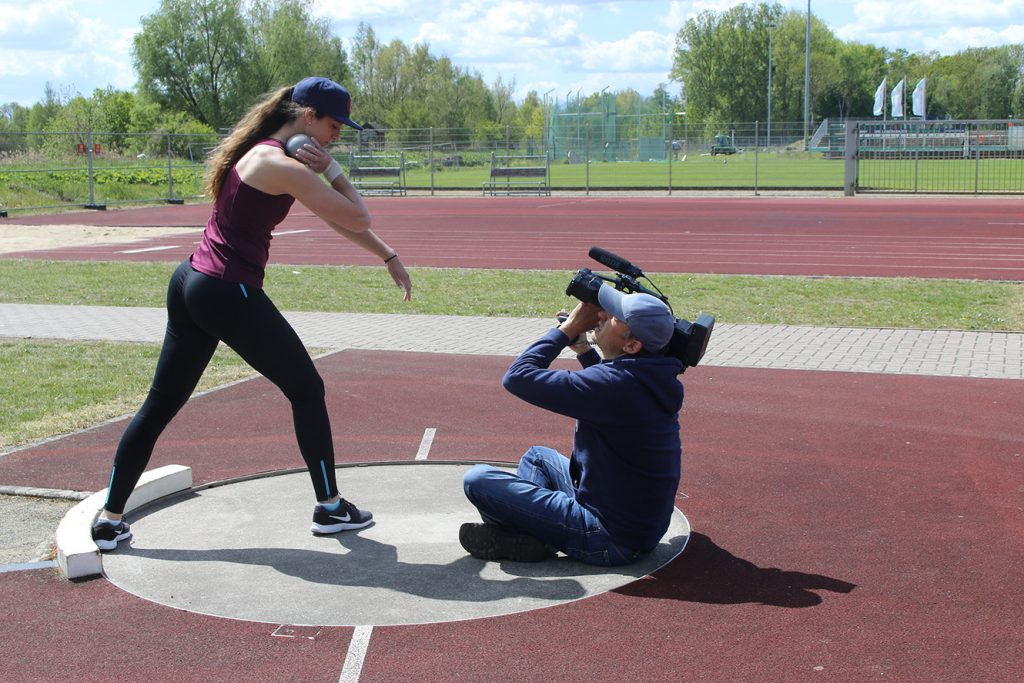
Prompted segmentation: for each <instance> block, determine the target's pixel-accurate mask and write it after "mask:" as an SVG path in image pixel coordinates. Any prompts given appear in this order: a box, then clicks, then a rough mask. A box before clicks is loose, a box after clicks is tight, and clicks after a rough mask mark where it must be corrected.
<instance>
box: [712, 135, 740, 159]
mask: <svg viewBox="0 0 1024 683" xmlns="http://www.w3.org/2000/svg"><path fill="white" fill-rule="evenodd" d="M738 151H739V150H738V149H736V145H734V144H733V143H732V135H725V134H724V133H719V134H718V135H716V136H715V144H713V145H711V156H715V155H716V154H736V152H738Z"/></svg>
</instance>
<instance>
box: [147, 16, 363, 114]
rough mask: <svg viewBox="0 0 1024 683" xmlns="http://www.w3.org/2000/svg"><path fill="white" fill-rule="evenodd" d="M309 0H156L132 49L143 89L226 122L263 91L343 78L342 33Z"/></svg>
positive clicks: (170, 104) (174, 106) (165, 102)
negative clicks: (246, 6)
mask: <svg viewBox="0 0 1024 683" xmlns="http://www.w3.org/2000/svg"><path fill="white" fill-rule="evenodd" d="M311 6H312V4H311V1H310V0H255V2H253V3H252V5H251V8H250V11H249V12H247V13H246V12H243V6H242V2H241V0H161V3H160V9H159V10H158V11H157V12H155V13H153V14H151V15H149V16H147V17H143V19H142V30H141V31H140V32H139V33H138V34H137V35H136V36H135V42H134V46H133V50H132V57H133V61H134V63H135V69H136V71H137V72H138V74H139V82H140V89H141V91H142V93H143V94H145V95H146V96H147V97H150V98H151V99H153V100H154V101H155V102H157V103H158V104H160V105H161V106H163V107H166V108H168V109H170V110H173V111H180V112H184V113H186V114H188V115H189V116H190V117H192V118H194V119H195V120H197V121H200V122H202V123H205V124H207V125H209V126H211V127H213V128H226V127H229V126H231V125H233V124H234V123H235V121H237V120H238V118H239V117H240V116H241V115H242V113H243V112H244V111H245V110H246V109H248V108H249V107H250V106H252V105H253V104H254V103H255V102H256V101H257V100H258V99H259V98H260V97H261V96H262V95H263V94H264V93H266V92H268V91H270V90H272V89H274V88H277V87H280V86H283V85H291V84H293V83H296V82H298V81H299V80H300V79H302V78H304V77H306V76H311V75H318V76H328V77H330V78H333V79H334V80H338V81H342V82H344V81H345V80H347V79H348V77H349V71H348V66H347V59H346V56H345V52H344V50H343V49H342V47H341V41H340V39H338V38H336V37H333V36H331V34H330V27H329V25H328V23H327V22H326V20H318V19H313V18H312V16H311V10H310V7H311Z"/></svg>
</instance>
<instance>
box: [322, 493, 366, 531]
mask: <svg viewBox="0 0 1024 683" xmlns="http://www.w3.org/2000/svg"><path fill="white" fill-rule="evenodd" d="M372 522H373V515H372V514H370V513H369V512H365V511H362V510H359V509H358V508H357V507H356V506H355V505H353V504H352V503H350V502H348V501H347V500H345V499H344V498H342V499H341V506H340V507H339V508H338V509H337V510H335V511H334V512H329V511H328V510H327V508H325V507H324V506H323V505H321V504H320V503H317V504H316V507H315V508H313V525H312V526H310V527H309V530H310V531H312V532H313V533H314V534H336V533H338V532H339V531H349V530H351V529H362V528H363V527H367V526H370V524H371V523H372Z"/></svg>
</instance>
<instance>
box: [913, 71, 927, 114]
mask: <svg viewBox="0 0 1024 683" xmlns="http://www.w3.org/2000/svg"><path fill="white" fill-rule="evenodd" d="M924 87H925V86H924V79H923V78H922V79H921V80H919V81H918V82H917V85H915V86H914V94H913V95H911V97H910V101H911V103H912V105H911V106H913V111H914V116H920V117H922V118H924V112H925V108H924V92H925V90H924Z"/></svg>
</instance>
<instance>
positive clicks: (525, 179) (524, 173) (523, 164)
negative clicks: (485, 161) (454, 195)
mask: <svg viewBox="0 0 1024 683" xmlns="http://www.w3.org/2000/svg"><path fill="white" fill-rule="evenodd" d="M549 178H550V163H549V161H548V157H547V155H546V154H523V155H499V154H497V153H496V152H492V153H491V174H490V178H489V179H488V180H486V181H485V182H484V187H483V190H484V194H485V195H486V194H490V195H491V196H492V197H494V196H496V195H514V194H537V195H539V196H541V195H542V196H548V197H549V196H551V185H550V183H549V181H548V179H549Z"/></svg>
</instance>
